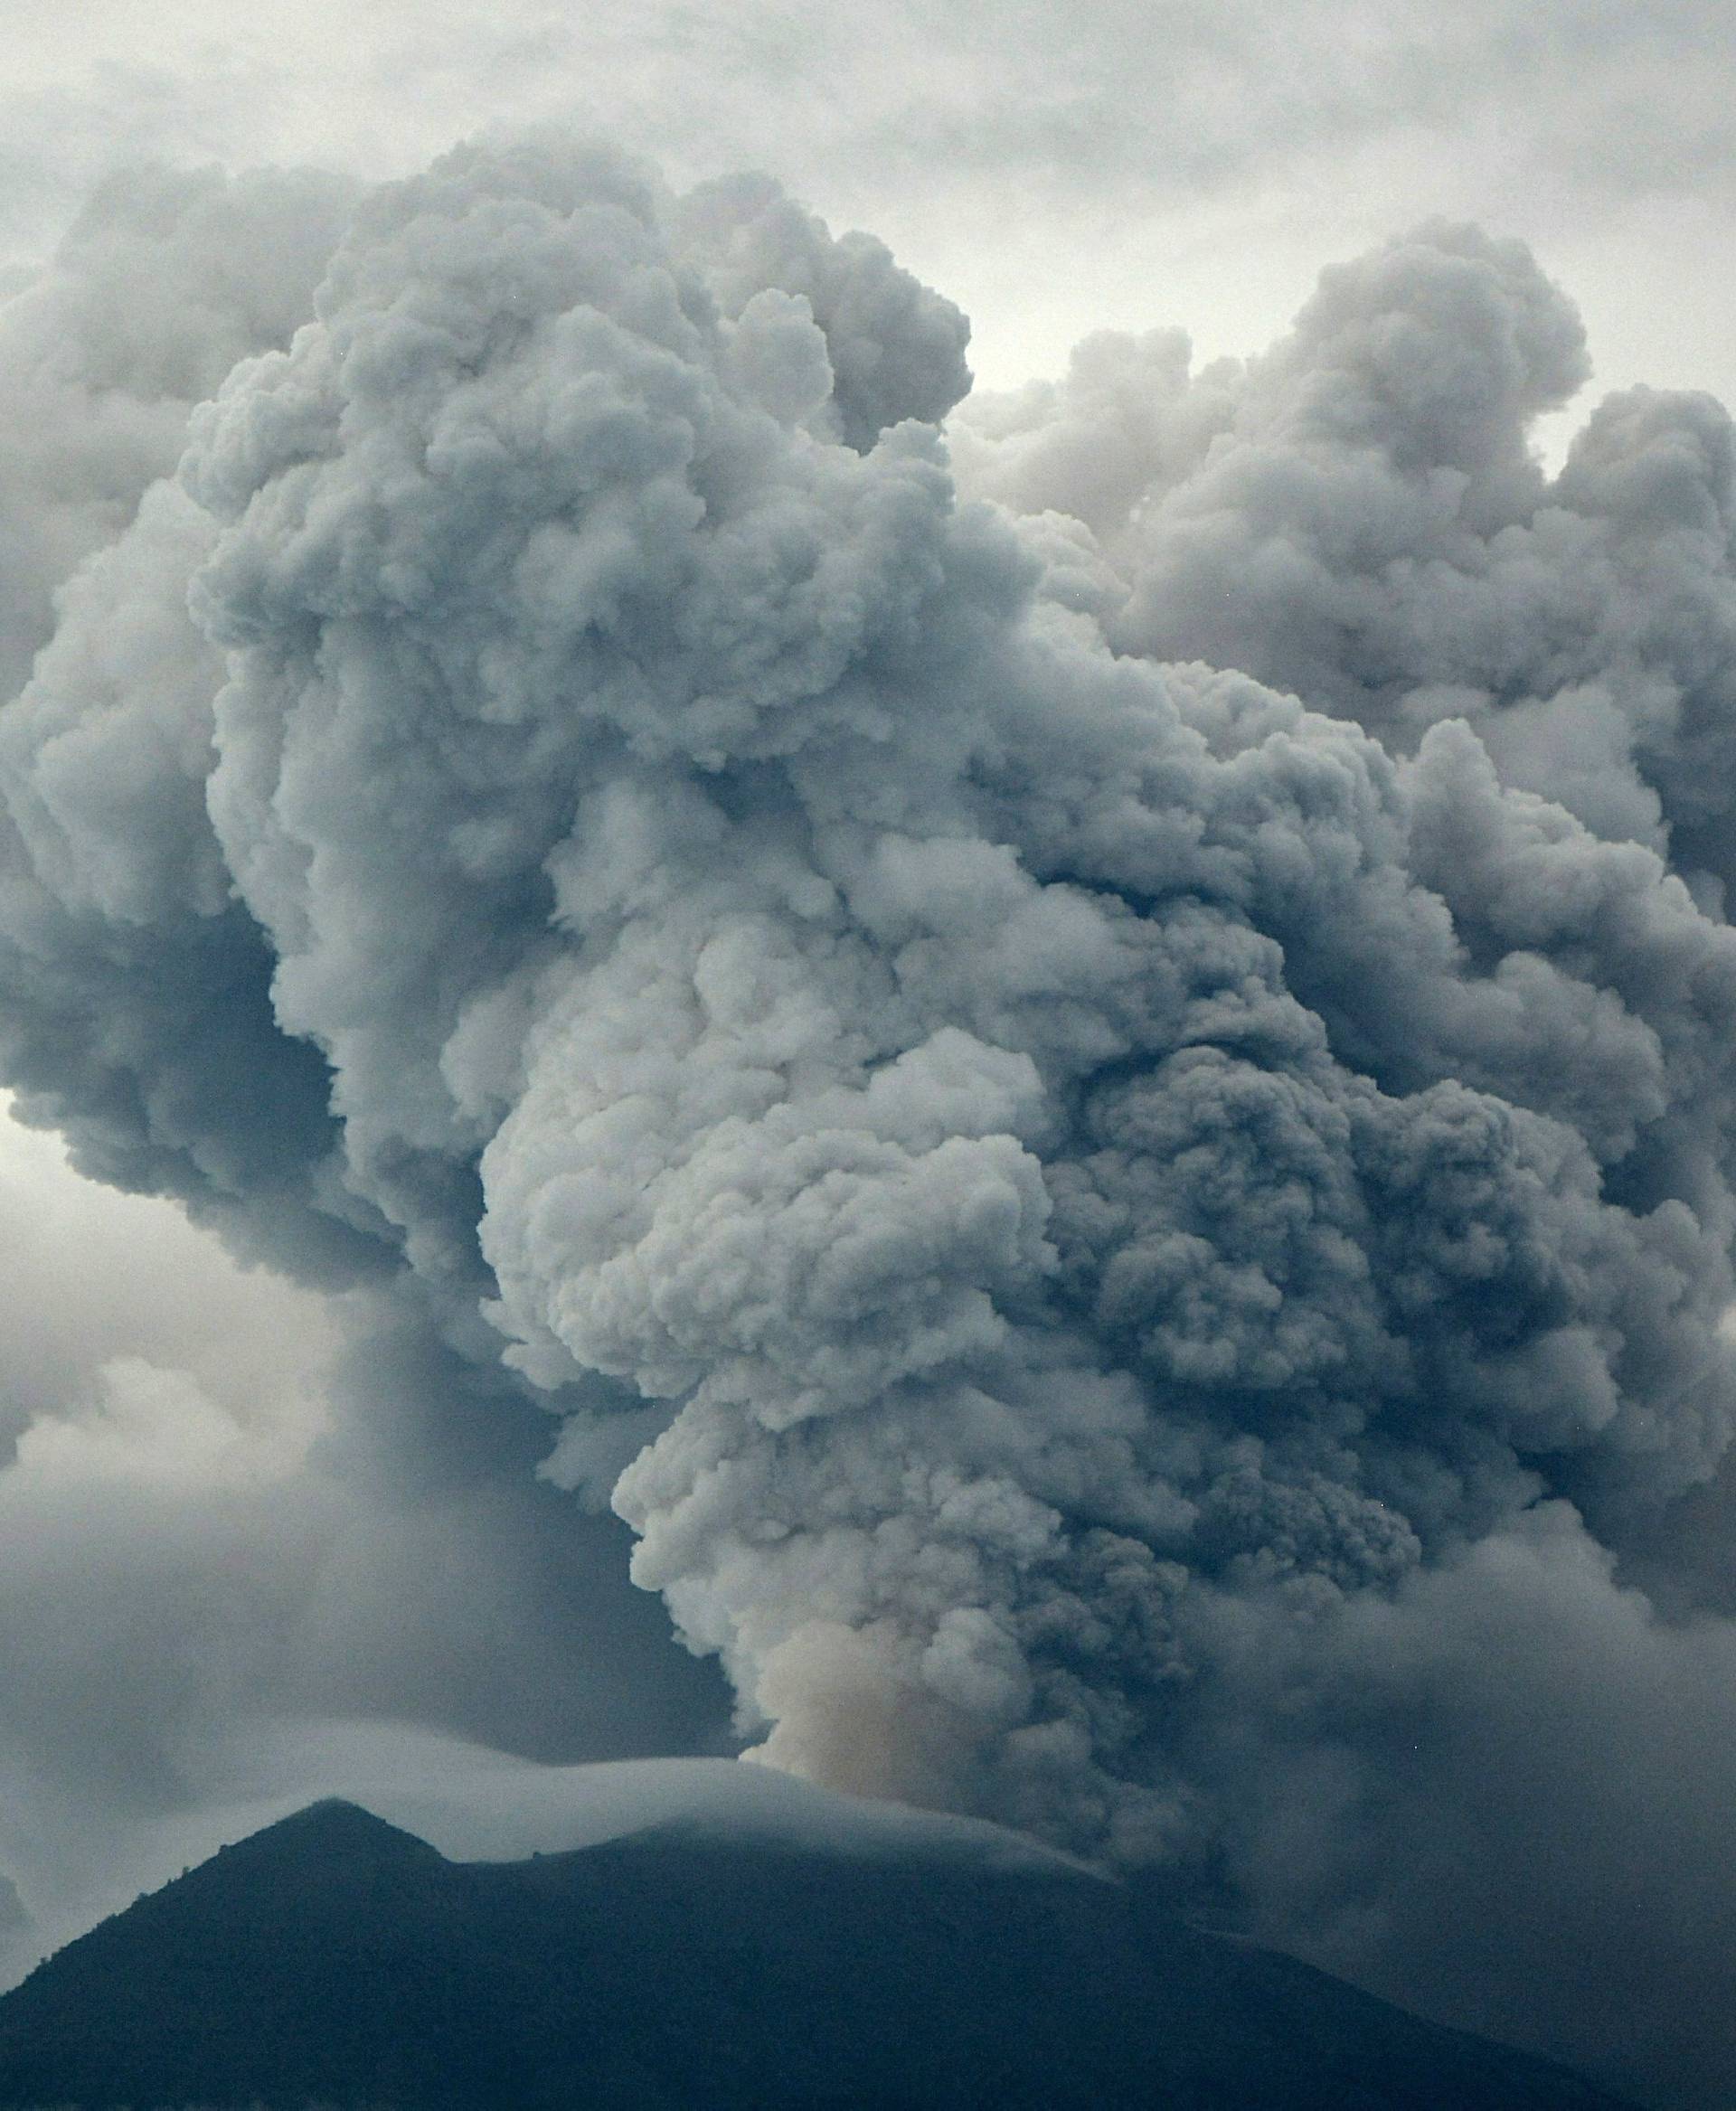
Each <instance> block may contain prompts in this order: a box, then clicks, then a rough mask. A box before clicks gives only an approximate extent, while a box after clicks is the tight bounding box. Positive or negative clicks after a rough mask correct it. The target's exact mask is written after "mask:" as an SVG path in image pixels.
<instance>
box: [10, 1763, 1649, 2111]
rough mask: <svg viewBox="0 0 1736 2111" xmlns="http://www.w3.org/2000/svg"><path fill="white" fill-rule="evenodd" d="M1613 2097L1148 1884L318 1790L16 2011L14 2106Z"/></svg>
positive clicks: (69, 1963) (1526, 2109)
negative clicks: (540, 1826) (496, 1851)
mask: <svg viewBox="0 0 1736 2111" xmlns="http://www.w3.org/2000/svg"><path fill="white" fill-rule="evenodd" d="M310 2102H317V2103H324V2104H334V2105H344V2106H363V2105H365V2106H394V2107H401V2111H677V2107H679V2111H786V2107H788V2111H794V2107H796V2106H801V2107H803V2111H818V2107H820V2106H830V2107H834V2111H844V2106H851V2107H853V2111H914V2107H915V2106H933V2107H940V2106H945V2107H947V2111H953V2107H958V2111H964V2107H966V2106H969V2107H971V2111H978V2107H980V2111H991V2107H993V2111H1038V2107H1039V2106H1041V2107H1043V2111H1072V2107H1077V2111H1085V2107H1086V2106H1091V2107H1093V2111H1115V2107H1118V2106H1127V2107H1129V2111H1130V2107H1132V2106H1151V2107H1153V2111H1157V2107H1159V2106H1162V2107H1163V2111H1256V2107H1258V2111H1599V2107H1602V2111H1613V2106H1614V2100H1613V2099H1612V2098H1609V2097H1604V2096H1601V2095H1600V2094H1599V2092H1598V2091H1596V2090H1594V2089H1593V2088H1592V2087H1590V2085H1589V2084H1587V2083H1584V2082H1582V2081H1580V2080H1578V2079H1577V2078H1574V2077H1572V2076H1571V2075H1568V2074H1565V2073H1563V2072H1562V2071H1561V2070H1560V2069H1555V2068H1552V2067H1549V2066H1547V2065H1544V2064H1542V2063H1540V2062H1538V2061H1535V2060H1533V2059H1528V2058H1526V2057H1524V2056H1523V2055H1521V2054H1518V2053H1515V2052H1511V2051H1508V2050H1505V2049H1503V2048H1501V2047H1498V2046H1495V2045H1492V2044H1489V2043H1486V2042H1485V2041H1483V2040H1478V2039H1474V2038H1468V2037H1465V2036H1462V2035H1460V2034H1458V2033H1457V2032H1454V2031H1443V2030H1439V2029H1436V2028H1435V2027H1433V2026H1431V2025H1429V2024H1426V2023H1422V2022H1420V2021H1416V2020H1415V2019H1414V2018H1412V2017H1410V2016H1407V2015H1405V2014H1403V2013H1402V2012H1401V2011H1399V2010H1397V2009H1394V2008H1392V2007H1389V2006H1388V2005H1386V2004H1385V2003H1382V2002H1379V2001H1376V2000H1374V1999H1373V1998H1372V1997H1370V1996H1368V1995H1365V1994H1363V1993H1357V1992H1355V1991H1354V1989H1353V1988H1351V1987H1348V1986H1345V1985H1344V1984H1341V1983H1339V1982H1337V1981H1335V1980H1333V1979H1330V1978H1328V1977H1326V1976H1325V1975H1324V1974H1320V1973H1317V1972H1314V1971H1311V1970H1309V1969H1308V1968H1307V1967H1306V1966H1304V1965H1298V1964H1297V1963H1295V1962H1294V1961H1292V1960H1290V1959H1288V1958H1284V1957H1278V1956H1272V1955H1271V1954H1269V1953H1268V1952H1265V1951H1261V1950H1258V1949H1254V1948H1250V1947H1248V1946H1239V1945H1237V1944H1234V1943H1231V1942H1228V1941H1225V1940H1223V1939H1222V1938H1219V1937H1212V1936H1209V1935H1205V1934H1203V1933H1201V1932H1199V1931H1197V1930H1195V1929H1192V1928H1189V1927H1186V1926H1185V1925H1184V1924H1183V1923H1181V1922H1179V1921H1177V1920H1176V1919H1175V1918H1173V1917H1171V1916H1170V1915H1169V1914H1167V1913H1166V1912H1165V1911H1164V1910H1163V1909H1162V1908H1159V1907H1157V1906H1156V1905H1154V1904H1153V1903H1152V1902H1151V1901H1150V1900H1149V1899H1143V1898H1142V1897H1141V1896H1140V1894H1139V1893H1138V1891H1137V1890H1135V1889H1133V1888H1124V1887H1120V1886H1114V1885H1109V1884H1105V1883H1099V1882H1098V1881H1096V1880H1093V1879H1090V1878H1089V1877H1085V1876H1075V1875H1072V1874H1070V1873H1068V1872H1067V1871H1065V1870H1064V1869H1061V1868H1059V1867H1058V1868H1057V1869H1056V1870H1055V1871H1053V1872H1052V1873H1051V1872H1049V1871H1044V1870H1042V1869H1038V1868H1023V1869H1008V1870H1005V1871H996V1870H994V1869H992V1868H988V1867H984V1866H968V1865H965V1864H961V1863H947V1862H938V1861H920V1862H919V1861H902V1862H899V1861H889V1860H888V1861H864V1860H859V1859H855V1860H853V1859H845V1858H843V1857H840V1856H836V1855H832V1854H826V1853H821V1852H807V1851H803V1850H801V1849H798V1848H795V1847H784V1846H768V1845H766V1844H764V1843H760V1842H754V1843H731V1842H725V1841H721V1840H718V1839H715V1838H706V1837H702V1836H696V1835H694V1834H693V1833H685V1832H684V1831H682V1830H681V1829H680V1828H665V1829H662V1830H659V1831H654V1832H649V1833H637V1834H635V1835H632V1836H630V1837H627V1838H626V1839H620V1840H614V1841H610V1842H608V1843H606V1844H604V1845H601V1846H596V1847H590V1848H586V1849H583V1850H581V1851H580V1852H575V1853H570V1854H560V1855H550V1856H544V1857H539V1858H537V1859H535V1860H533V1861H521V1862H508V1863H486V1862H473V1863H454V1862H449V1861H445V1860H444V1859H443V1858H442V1857H441V1856H440V1855H439V1854H438V1853H437V1852H435V1850H434V1849H433V1848H431V1847H429V1846H427V1845H425V1844H424V1843H423V1842H421V1841H419V1840H416V1839H413V1838H411V1837H410V1834H408V1833H401V1832H399V1831H397V1830H396V1829H395V1828H394V1827H392V1826H391V1825H388V1824H385V1823H384V1822H383V1821H382V1820H380V1819H378V1818H374V1817H372V1816H370V1815H369V1814H367V1813H365V1812H363V1811H361V1810H358V1809H357V1808H355V1807H354V1805H347V1804H335V1803H327V1804H320V1805H315V1806H314V1807H313V1808H312V1809H310V1810H307V1811H304V1812H302V1813H301V1814H299V1815H298V1816H296V1817H293V1818H289V1819H286V1820H285V1821H284V1822H283V1823H282V1824H278V1825H273V1826H271V1827H269V1829H268V1830H267V1831H265V1832H263V1833H256V1834H255V1835H254V1836H253V1837H252V1838H251V1839H250V1840H247V1841H244V1842H241V1845H239V1846H237V1847H232V1848H229V1849H227V1850H225V1851H224V1852H222V1853H221V1854H219V1855H218V1856H216V1857H215V1858H214V1859H213V1860H212V1861H208V1862H206V1863H204V1864H203V1866H202V1867H200V1868H199V1869H196V1870H194V1871H193V1872H192V1873H191V1874H190V1875H188V1876H185V1877H184V1878H182V1879H181V1880H180V1881H179V1882H176V1883H173V1884H170V1885H168V1886H167V1887H166V1888H165V1890H161V1891H159V1892H156V1893H155V1894H154V1895H153V1896H151V1897H149V1898H146V1899H141V1900H140V1901H139V1902H138V1903H137V1905H136V1906H134V1907H132V1908H130V1909H129V1910H128V1911H127V1912H126V1913H123V1914H120V1915H118V1917H117V1918H114V1919H113V1920H110V1921H108V1922H106V1923H105V1924H104V1925H103V1926H102V1927H99V1928H96V1929H94V1930H93V1931H92V1932H91V1933H90V1935H87V1936H85V1937H82V1938H81V1939H80V1941H78V1942H75V1943H73V1944H71V1945H70V1946H68V1947H67V1948H66V1949H64V1950H62V1951H61V1953H60V1955H59V1956H56V1957H54V1958H52V1959H51V1960H50V1962H49V1963H47V1964H46V1965H42V1967H41V1968H40V1969H39V1970H38V1971H37V1972H35V1973H34V1974H33V1975H32V1977H31V1978H30V1979H29V1980H27V1981H26V1982H25V1983H24V1985H23V1986H21V1987H19V1988H18V1989H17V1990H16V1991H15V1992H14V1993H11V1994H10V1995H8V1996H6V1997H5V2000H3V2001H0V2106H4V2107H5V2111H16V2107H18V2106H51V2105H52V2106H63V2105H75V2106H80V2107H82V2111H99V2107H100V2111H109V2107H111V2106H121V2105H127V2106H134V2107H135V2111H146V2107H150V2111H155V2107H156V2106H182V2105H189V2104H194V2105H201V2106H222V2105H241V2104H253V2103H259V2104H262V2105H265V2106H272V2107H273V2111H279V2107H281V2111H302V2107H303V2106H306V2105H307V2104H308V2103H310Z"/></svg>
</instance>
